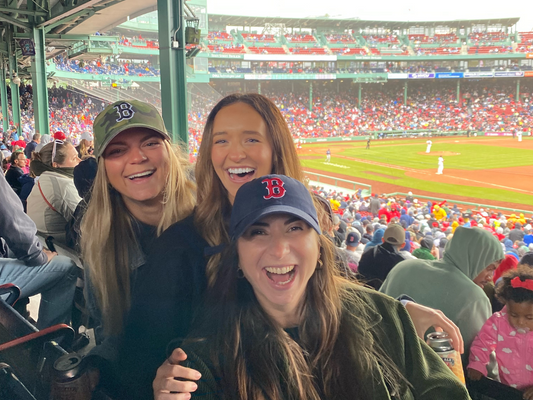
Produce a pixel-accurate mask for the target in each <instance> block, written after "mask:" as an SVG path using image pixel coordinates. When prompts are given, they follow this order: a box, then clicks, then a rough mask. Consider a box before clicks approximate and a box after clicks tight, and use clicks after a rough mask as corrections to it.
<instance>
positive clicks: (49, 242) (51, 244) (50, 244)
mask: <svg viewBox="0 0 533 400" xmlns="http://www.w3.org/2000/svg"><path fill="white" fill-rule="evenodd" d="M44 242H45V243H46V247H48V250H50V251H51V252H52V253H56V247H55V246H54V237H53V236H48V237H47V238H46V239H44Z"/></svg>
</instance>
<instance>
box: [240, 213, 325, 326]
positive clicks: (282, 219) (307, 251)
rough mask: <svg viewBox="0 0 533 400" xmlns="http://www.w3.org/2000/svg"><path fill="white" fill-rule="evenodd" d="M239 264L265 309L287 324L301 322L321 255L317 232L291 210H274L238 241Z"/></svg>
mask: <svg viewBox="0 0 533 400" xmlns="http://www.w3.org/2000/svg"><path fill="white" fill-rule="evenodd" d="M237 248H238V252H239V267H240V268H241V269H242V271H243V272H244V276H245V278H246V279H247V280H248V282H250V284H251V285H252V287H253V289H254V293H255V295H256V297H257V300H258V301H259V303H260V304H261V306H262V307H263V309H264V310H265V311H266V312H267V313H268V314H269V315H270V316H271V317H273V318H274V319H275V320H276V321H277V322H278V323H279V324H280V325H282V326H283V327H291V326H295V325H298V323H299V312H300V310H301V306H302V302H303V300H304V296H305V290H306V287H307V284H308V282H309V279H310V278H311V276H312V275H313V274H314V272H315V269H316V265H317V261H318V258H319V255H320V250H319V244H318V237H317V234H316V232H315V231H314V230H313V228H311V227H310V226H309V225H308V224H307V223H306V222H304V221H303V220H301V219H299V218H298V217H294V216H292V215H289V214H272V215H269V216H266V217H264V218H262V219H260V220H259V221H257V222H256V223H254V224H253V225H252V226H250V227H249V228H248V229H247V230H246V231H245V233H244V234H243V235H242V236H241V237H240V238H239V240H238V242H237Z"/></svg>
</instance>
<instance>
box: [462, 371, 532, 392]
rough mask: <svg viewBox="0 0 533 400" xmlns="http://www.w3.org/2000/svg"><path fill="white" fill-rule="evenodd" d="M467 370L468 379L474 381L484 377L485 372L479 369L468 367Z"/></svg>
mask: <svg viewBox="0 0 533 400" xmlns="http://www.w3.org/2000/svg"><path fill="white" fill-rule="evenodd" d="M467 371H468V379H470V380H472V381H479V380H480V379H481V378H483V374H482V373H481V372H479V371H478V370H477V369H472V368H468V369H467ZM524 398H525V397H524Z"/></svg>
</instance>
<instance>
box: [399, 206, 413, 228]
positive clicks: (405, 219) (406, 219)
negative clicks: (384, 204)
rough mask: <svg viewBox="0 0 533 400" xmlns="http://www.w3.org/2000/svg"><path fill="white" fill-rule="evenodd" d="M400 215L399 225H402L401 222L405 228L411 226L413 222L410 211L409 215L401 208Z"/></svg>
mask: <svg viewBox="0 0 533 400" xmlns="http://www.w3.org/2000/svg"><path fill="white" fill-rule="evenodd" d="M401 214H402V215H401V216H400V223H402V224H403V222H405V224H406V226H410V225H412V224H413V222H415V219H414V218H413V212H412V211H409V213H407V211H405V209H403V208H402V211H401Z"/></svg>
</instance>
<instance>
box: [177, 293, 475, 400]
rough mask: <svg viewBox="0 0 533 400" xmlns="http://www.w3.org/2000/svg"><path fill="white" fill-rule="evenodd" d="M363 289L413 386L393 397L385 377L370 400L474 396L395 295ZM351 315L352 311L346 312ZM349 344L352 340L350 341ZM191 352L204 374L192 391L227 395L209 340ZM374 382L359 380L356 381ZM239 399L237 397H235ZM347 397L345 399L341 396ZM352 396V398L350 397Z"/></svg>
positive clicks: (190, 361)
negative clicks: (213, 362) (212, 359)
mask: <svg viewBox="0 0 533 400" xmlns="http://www.w3.org/2000/svg"><path fill="white" fill-rule="evenodd" d="M353 290H359V291H361V292H362V293H361V295H362V296H364V297H365V299H364V300H365V303H366V305H367V306H368V308H369V310H368V313H369V314H370V316H371V324H370V325H371V328H370V329H371V330H372V334H373V336H374V340H375V342H376V345H379V346H381V347H382V348H383V349H384V350H385V353H386V354H387V355H389V356H390V357H391V359H392V361H393V362H394V363H395V364H396V365H397V367H398V369H399V370H400V372H401V373H402V374H403V375H404V377H405V378H406V379H407V380H408V381H409V382H410V384H411V385H412V387H411V388H410V389H407V390H406V391H405V392H404V393H402V394H401V395H400V396H399V397H391V395H390V394H389V391H388V390H387V387H386V385H385V383H384V381H383V377H381V378H380V379H378V380H377V381H378V382H381V384H377V385H376V384H373V386H374V388H373V389H372V393H373V397H372V398H371V399H368V400H392V399H395V400H414V399H417V400H466V399H470V397H469V396H468V393H467V391H466V388H465V386H464V385H462V384H461V383H460V382H459V380H458V379H457V378H456V377H455V376H454V375H453V373H452V372H451V371H450V370H449V369H448V367H447V366H446V365H445V364H444V363H443V362H442V360H441V359H440V357H439V356H438V355H437V354H436V353H434V352H433V350H431V349H430V348H429V347H428V346H427V345H426V344H425V343H424V342H423V341H421V340H420V339H419V338H418V336H417V335H416V332H415V329H414V326H413V324H412V322H411V319H410V317H409V315H408V314H407V312H406V311H405V308H404V307H403V306H402V305H401V304H400V303H399V302H398V301H396V300H394V299H392V298H391V297H388V296H385V295H382V294H381V293H378V292H375V291H370V290H369V289H365V288H362V287H353ZM345 306H346V308H347V309H350V311H351V312H352V313H354V312H357V311H358V310H356V309H354V307H356V306H355V305H354V304H346V305H345ZM343 315H344V317H343V318H349V317H348V316H349V313H343ZM347 345H348V344H347ZM183 349H184V350H185V352H186V353H187V355H188V358H187V361H186V366H187V367H190V368H194V369H196V370H198V371H200V373H201V374H202V378H201V380H200V381H199V382H198V390H197V391H196V392H194V393H193V394H192V398H193V399H205V400H210V399H224V396H223V388H224V382H221V381H220V378H219V377H217V376H215V372H214V368H212V367H210V365H211V362H210V361H209V353H210V349H209V342H207V343H206V342H203V343H193V344H188V345H185V346H184V347H183ZM361 383H363V384H372V383H368V382H366V381H364V382H361V381H359V382H358V381H357V377H355V376H354V384H361ZM231 400H236V399H231ZM339 400H344V399H339ZM346 400H351V399H346Z"/></svg>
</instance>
